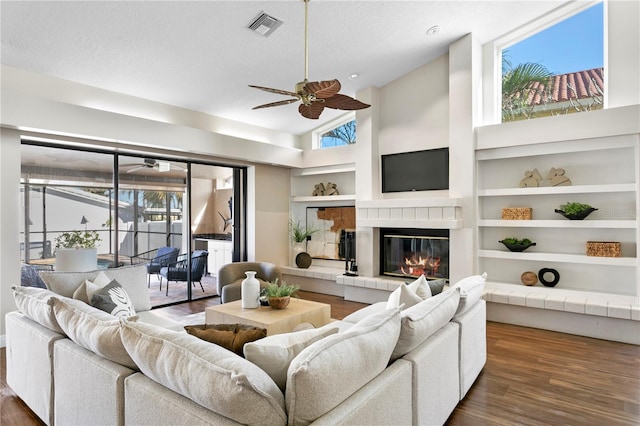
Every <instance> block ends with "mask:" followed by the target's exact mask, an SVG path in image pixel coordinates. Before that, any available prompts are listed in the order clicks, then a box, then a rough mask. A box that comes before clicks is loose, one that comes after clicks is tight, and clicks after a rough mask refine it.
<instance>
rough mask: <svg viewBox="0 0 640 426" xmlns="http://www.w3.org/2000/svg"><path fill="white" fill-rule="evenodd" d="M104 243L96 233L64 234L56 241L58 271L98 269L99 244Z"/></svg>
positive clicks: (73, 232) (74, 232) (75, 232)
mask: <svg viewBox="0 0 640 426" xmlns="http://www.w3.org/2000/svg"><path fill="white" fill-rule="evenodd" d="M100 241H102V240H101V238H100V236H99V235H98V233H97V232H96V231H69V232H63V233H62V234H60V235H58V236H57V237H56V239H55V242H56V245H55V256H56V271H62V272H86V271H93V270H95V269H97V267H98V249H97V248H96V246H97V244H98V243H99V242H100Z"/></svg>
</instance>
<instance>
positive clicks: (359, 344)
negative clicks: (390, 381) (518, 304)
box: [285, 308, 400, 425]
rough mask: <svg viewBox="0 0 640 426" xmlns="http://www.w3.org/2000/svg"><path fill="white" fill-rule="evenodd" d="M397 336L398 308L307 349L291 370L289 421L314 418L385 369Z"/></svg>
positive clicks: (288, 395)
mask: <svg viewBox="0 0 640 426" xmlns="http://www.w3.org/2000/svg"><path fill="white" fill-rule="evenodd" d="M399 334H400V310H399V309H398V308H395V309H387V310H384V311H382V312H379V313H377V314H373V315H370V316H368V317H367V318H365V319H363V320H362V321H360V322H358V323H357V324H355V325H354V326H353V327H351V328H350V329H349V330H347V331H345V332H343V333H337V334H333V335H331V336H327V337H325V338H324V339H321V340H319V341H317V342H316V343H314V344H313V345H311V346H309V347H307V348H306V349H303V350H302V352H300V354H298V356H297V357H295V358H294V359H293V361H291V365H290V366H289V370H288V372H287V388H286V390H285V401H286V404H287V412H288V413H289V424H295V425H297V424H300V425H302V424H309V423H311V422H313V421H314V420H316V419H317V418H318V417H320V416H322V415H324V414H326V413H327V412H329V411H331V410H332V409H334V408H335V407H337V406H338V405H340V404H341V403H342V402H343V401H344V400H346V399H347V398H349V397H350V396H351V395H353V393H354V392H356V391H357V390H358V389H360V388H361V387H362V386H364V385H365V384H367V383H369V382H370V381H371V380H372V379H373V378H374V377H376V376H377V375H378V374H380V373H381V372H382V371H383V370H384V369H385V368H387V364H388V363H389V358H390V357H391V353H392V352H393V348H394V347H395V344H396V342H397V341H398V336H399ZM310 395H313V397H310Z"/></svg>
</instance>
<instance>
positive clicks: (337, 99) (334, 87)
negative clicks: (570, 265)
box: [249, 0, 371, 119]
mask: <svg viewBox="0 0 640 426" xmlns="http://www.w3.org/2000/svg"><path fill="white" fill-rule="evenodd" d="M303 1H304V80H303V81H301V82H299V83H297V84H296V86H295V89H294V91H293V92H290V91H287V90H280V89H272V88H270V87H263V86H254V85H249V87H253V88H255V89H260V90H264V91H266V92H271V93H277V94H279V95H288V96H293V97H294V98H293V99H285V100H284V101H278V102H271V103H268V104H264V105H258V106H256V107H253V108H252V109H260V108H269V107H274V106H280V105H288V104H291V103H294V102H298V101H300V102H301V104H300V106H299V107H298V111H299V112H300V114H301V115H302V116H303V117H306V118H310V119H317V118H318V117H320V114H322V111H323V110H324V109H325V108H332V109H339V110H346V111H353V110H358V109H365V108H368V107H370V106H371V105H368V104H365V103H364V102H360V101H359V100H357V99H354V98H351V97H349V96H346V95H341V94H340V93H338V92H339V91H340V88H341V85H340V82H339V81H338V80H336V79H334V80H327V81H308V74H309V1H310V0H303Z"/></svg>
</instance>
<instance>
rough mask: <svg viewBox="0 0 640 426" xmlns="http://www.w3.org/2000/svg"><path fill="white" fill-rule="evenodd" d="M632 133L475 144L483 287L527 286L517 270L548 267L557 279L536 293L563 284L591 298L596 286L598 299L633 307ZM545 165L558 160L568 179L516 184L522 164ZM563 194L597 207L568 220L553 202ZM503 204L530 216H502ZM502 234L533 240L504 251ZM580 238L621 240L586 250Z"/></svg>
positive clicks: (635, 152)
mask: <svg viewBox="0 0 640 426" xmlns="http://www.w3.org/2000/svg"><path fill="white" fill-rule="evenodd" d="M638 139H639V138H638V135H621V136H612V137H606V138H593V139H581V140H572V141H559V142H552V143H539V144H530V145H522V146H513V147H504V148H492V149H484V150H482V149H481V150H478V151H477V152H476V159H477V173H478V179H477V182H478V187H477V191H476V194H477V212H478V217H477V225H478V227H477V233H478V234H477V236H478V251H477V256H478V265H479V269H480V270H482V271H486V272H487V273H488V274H489V280H490V281H491V283H489V284H488V286H487V287H488V289H489V291H492V285H493V287H495V288H496V289H499V291H500V292H504V291H505V288H506V289H508V290H509V292H512V293H513V294H528V293H530V292H531V290H532V288H529V287H526V286H524V285H523V284H522V283H521V281H520V275H521V274H522V273H523V272H525V271H532V272H535V273H537V272H538V271H539V270H540V269H541V268H554V269H556V270H558V272H559V273H560V277H561V278H560V282H559V283H558V284H557V286H556V287H553V288H552V287H543V286H542V285H541V284H540V283H538V284H537V285H536V287H535V292H537V293H536V294H538V293H540V294H545V295H549V296H553V295H554V292H556V294H557V292H558V290H560V289H562V291H563V292H567V291H568V292H569V293H570V294H572V295H574V296H576V297H580V296H581V295H586V294H589V295H590V298H591V299H593V294H597V295H599V299H600V302H602V301H604V302H606V301H607V300H609V299H610V300H615V301H616V302H619V301H620V300H621V298H622V300H627V301H628V302H629V303H631V305H635V306H636V307H637V305H639V304H640V303H639V301H640V283H639V279H638V278H639V273H638V269H639V265H640V263H639V261H638V249H637V245H638V235H639V231H638V230H639V228H640V225H639V223H640V221H639V219H638V214H637V208H638V193H639V183H638V180H639V176H640V172H639V167H640V166H639V164H638V163H639V162H640V157H639V156H640V154H639V153H640V147H639V141H638ZM541 142H543V141H541ZM551 167H555V168H563V169H564V170H565V176H567V177H568V178H569V179H571V183H572V184H571V185H570V186H556V187H548V186H545V187H533V188H520V187H519V184H520V180H521V179H522V178H523V177H524V173H525V171H527V170H533V169H534V168H536V169H538V171H539V173H540V174H541V175H542V176H543V177H545V176H546V174H547V173H548V171H549V170H550V168H551ZM569 201H577V202H582V203H587V204H590V205H592V206H594V207H597V208H598V210H597V211H595V212H594V213H592V214H591V215H590V216H589V217H588V218H586V219H585V220H582V221H571V220H567V219H564V218H563V217H562V216H560V215H559V214H557V213H555V212H554V209H555V208H559V206H560V205H561V204H564V203H566V202H569ZM505 207H531V208H532V209H533V210H532V211H533V218H532V220H502V219H501V211H502V208H505ZM506 237H515V238H529V239H530V240H531V241H534V242H536V245H535V246H533V247H531V248H529V249H527V250H526V251H524V252H520V253H515V252H510V251H508V250H507V249H506V248H505V247H503V246H502V244H500V243H499V241H500V240H502V239H503V238H506ZM587 241H618V242H621V245H622V256H621V257H617V258H614V257H593V256H587V255H586V242H587ZM492 283H493V284H492ZM496 291H497V290H496ZM489 299H490V297H489ZM514 300H515V299H514Z"/></svg>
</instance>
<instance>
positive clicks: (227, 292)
mask: <svg viewBox="0 0 640 426" xmlns="http://www.w3.org/2000/svg"><path fill="white" fill-rule="evenodd" d="M246 271H256V278H257V279H258V281H260V287H261V288H264V287H265V285H266V284H267V283H268V282H269V281H273V280H275V279H276V278H277V279H278V280H282V273H281V272H280V268H278V267H277V266H276V265H274V264H273V263H269V262H236V263H228V264H226V265H223V266H222V267H221V268H220V269H219V270H218V294H219V295H220V300H221V301H222V303H228V302H233V301H234V300H240V299H241V298H242V295H241V286H242V280H244V279H245V278H246V277H247V276H246V275H245V274H244V273H245V272H246Z"/></svg>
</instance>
